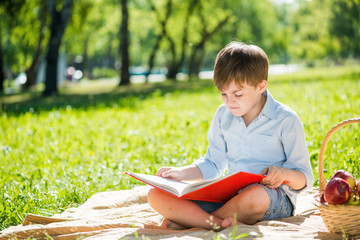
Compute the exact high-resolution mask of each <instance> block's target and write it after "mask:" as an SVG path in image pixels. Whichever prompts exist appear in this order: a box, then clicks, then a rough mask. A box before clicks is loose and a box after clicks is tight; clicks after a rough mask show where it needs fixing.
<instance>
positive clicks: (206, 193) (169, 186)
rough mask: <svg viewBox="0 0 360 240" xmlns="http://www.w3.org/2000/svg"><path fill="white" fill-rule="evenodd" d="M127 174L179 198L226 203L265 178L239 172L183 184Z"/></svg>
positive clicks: (153, 177)
mask: <svg viewBox="0 0 360 240" xmlns="http://www.w3.org/2000/svg"><path fill="white" fill-rule="evenodd" d="M126 174H127V175H129V176H131V177H134V178H136V179H138V180H140V181H142V182H144V183H146V184H148V185H151V186H153V187H155V188H158V189H160V190H163V191H165V192H167V193H170V194H172V195H174V196H176V197H178V198H184V199H192V200H199V201H208V202H226V201H228V200H229V199H231V198H232V197H234V196H235V195H236V194H237V192H238V191H239V190H240V189H242V188H243V187H246V186H248V185H250V184H252V183H259V182H261V179H263V178H264V177H265V176H263V175H259V174H253V173H248V172H237V173H234V174H231V175H226V176H224V177H221V178H216V179H212V180H205V181H198V182H183V181H175V180H172V179H168V178H163V177H158V176H154V175H148V174H141V173H133V172H127V173H126Z"/></svg>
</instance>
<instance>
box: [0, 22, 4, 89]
mask: <svg viewBox="0 0 360 240" xmlns="http://www.w3.org/2000/svg"><path fill="white" fill-rule="evenodd" d="M1 25H2V24H1V23H0V93H1V92H2V91H3V90H4V82H5V73H4V63H3V53H2V44H1V43H2V34H1V33H2V29H1Z"/></svg>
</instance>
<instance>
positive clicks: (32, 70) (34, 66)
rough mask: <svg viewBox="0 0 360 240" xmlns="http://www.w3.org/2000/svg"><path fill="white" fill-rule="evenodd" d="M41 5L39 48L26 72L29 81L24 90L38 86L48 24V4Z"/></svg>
mask: <svg viewBox="0 0 360 240" xmlns="http://www.w3.org/2000/svg"><path fill="white" fill-rule="evenodd" d="M40 4H41V7H40V13H39V20H40V29H39V37H38V41H37V46H36V50H35V54H34V57H33V60H32V63H31V65H30V67H29V68H28V69H27V70H26V71H25V73H26V77H27V81H26V82H25V84H24V85H23V87H24V88H29V87H31V86H34V85H35V84H36V73H37V70H38V66H39V62H40V57H41V53H42V47H41V44H42V41H43V39H44V35H45V34H44V31H43V28H44V27H45V23H46V2H45V0H42V1H41V2H40Z"/></svg>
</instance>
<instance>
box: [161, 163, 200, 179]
mask: <svg viewBox="0 0 360 240" xmlns="http://www.w3.org/2000/svg"><path fill="white" fill-rule="evenodd" d="M155 176H159V177H164V178H169V179H173V180H176V181H184V180H185V181H186V180H189V181H200V180H203V176H202V173H201V170H200V168H198V167H197V166H196V165H188V166H184V167H162V168H160V169H159V170H158V171H157V173H155Z"/></svg>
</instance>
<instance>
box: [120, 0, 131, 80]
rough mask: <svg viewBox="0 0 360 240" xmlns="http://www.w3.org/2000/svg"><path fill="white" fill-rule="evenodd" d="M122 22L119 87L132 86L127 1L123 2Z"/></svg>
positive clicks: (122, 0) (123, 0)
mask: <svg viewBox="0 0 360 240" xmlns="http://www.w3.org/2000/svg"><path fill="white" fill-rule="evenodd" d="M121 12H122V21H121V27H120V48H119V50H120V56H121V70H120V71H121V73H120V83H119V86H123V85H129V84H130V73H129V67H130V59H129V28H128V25H129V13H128V6H127V0H121Z"/></svg>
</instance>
